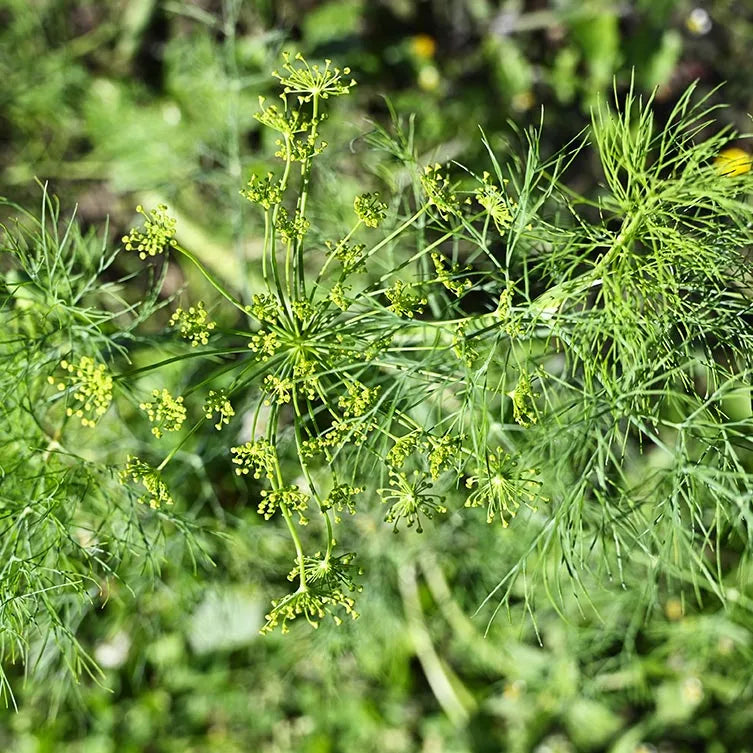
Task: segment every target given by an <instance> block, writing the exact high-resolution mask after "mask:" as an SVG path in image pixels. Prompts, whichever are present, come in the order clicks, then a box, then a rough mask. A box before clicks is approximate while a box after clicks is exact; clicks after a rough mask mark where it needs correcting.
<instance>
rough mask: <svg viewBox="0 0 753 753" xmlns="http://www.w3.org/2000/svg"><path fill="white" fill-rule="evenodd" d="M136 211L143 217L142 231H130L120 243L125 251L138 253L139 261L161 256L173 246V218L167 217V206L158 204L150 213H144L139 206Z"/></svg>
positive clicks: (174, 223)
mask: <svg viewBox="0 0 753 753" xmlns="http://www.w3.org/2000/svg"><path fill="white" fill-rule="evenodd" d="M136 211H137V212H138V213H139V214H142V215H143V216H144V229H143V231H142V230H137V229H135V228H134V229H132V230H131V232H130V233H128V235H124V236H123V238H122V242H123V244H124V245H125V249H126V251H138V252H139V257H140V258H141V259H146V257H147V256H156V255H157V254H161V253H162V252H163V251H164V249H165V247H166V246H172V245H174V244H175V240H174V238H175V225H176V221H175V219H174V218H173V217H168V215H167V205H166V204H160V205H159V206H158V207H157V208H156V209H154V210H152V211H151V212H146V211H144V207H142V206H141V205H140V204H139V206H137V207H136Z"/></svg>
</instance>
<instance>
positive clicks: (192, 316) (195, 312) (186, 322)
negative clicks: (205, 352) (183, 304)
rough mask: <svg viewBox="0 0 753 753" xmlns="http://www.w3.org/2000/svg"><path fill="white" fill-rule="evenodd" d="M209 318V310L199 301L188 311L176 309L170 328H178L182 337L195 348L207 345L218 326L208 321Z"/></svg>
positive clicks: (171, 318)
mask: <svg viewBox="0 0 753 753" xmlns="http://www.w3.org/2000/svg"><path fill="white" fill-rule="evenodd" d="M207 317H208V314H207V310H206V309H205V308H204V304H203V303H202V302H201V301H199V302H198V303H197V304H196V306H191V308H189V309H188V311H184V310H183V309H175V313H174V314H173V315H172V316H171V317H170V326H171V327H176V328H177V330H178V332H180V336H181V337H183V338H185V339H186V340H188V341H189V342H190V343H191V346H192V347H194V348H195V347H196V346H197V345H206V344H207V343H208V342H209V335H210V334H211V332H212V330H213V329H214V328H215V327H216V326H217V325H216V324H215V323H214V322H211V321H208V319H207Z"/></svg>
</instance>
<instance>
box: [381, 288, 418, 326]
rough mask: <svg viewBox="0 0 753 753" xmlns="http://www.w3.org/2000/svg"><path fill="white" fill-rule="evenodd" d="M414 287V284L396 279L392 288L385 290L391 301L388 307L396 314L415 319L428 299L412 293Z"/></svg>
mask: <svg viewBox="0 0 753 753" xmlns="http://www.w3.org/2000/svg"><path fill="white" fill-rule="evenodd" d="M412 289H413V286H412V285H408V284H406V283H404V282H403V281H402V280H396V281H395V284H394V285H393V286H392V287H391V288H388V289H387V290H385V291H384V294H385V295H386V296H387V298H388V300H389V302H390V305H389V306H388V307H387V308H388V309H389V310H390V311H392V312H393V313H394V314H397V315H398V316H406V317H408V319H413V317H414V316H415V315H416V314H421V313H423V310H424V306H425V305H426V304H427V303H428V300H427V299H426V298H421V297H419V296H417V295H414V294H413V293H411V292H410V291H411V290H412Z"/></svg>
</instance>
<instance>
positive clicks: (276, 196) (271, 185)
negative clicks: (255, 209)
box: [241, 173, 282, 209]
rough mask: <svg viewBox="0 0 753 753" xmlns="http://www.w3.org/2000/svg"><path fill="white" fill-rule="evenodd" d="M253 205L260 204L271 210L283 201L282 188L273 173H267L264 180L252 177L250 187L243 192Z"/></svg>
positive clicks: (249, 182) (256, 176)
mask: <svg viewBox="0 0 753 753" xmlns="http://www.w3.org/2000/svg"><path fill="white" fill-rule="evenodd" d="M241 195H242V196H245V197H246V198H247V199H248V200H249V201H250V202H251V203H252V204H259V206H262V207H264V209H269V208H270V207H272V206H274V205H275V204H279V203H280V202H281V201H282V187H281V186H280V184H279V182H278V181H277V180H276V178H275V177H274V175H273V174H272V173H267V174H266V175H265V176H264V177H263V178H262V177H260V176H258V175H252V176H251V178H250V180H249V181H248V186H247V188H245V189H244V190H242V191H241Z"/></svg>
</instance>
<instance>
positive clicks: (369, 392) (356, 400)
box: [337, 382, 381, 417]
mask: <svg viewBox="0 0 753 753" xmlns="http://www.w3.org/2000/svg"><path fill="white" fill-rule="evenodd" d="M380 389H381V388H380V387H367V386H366V385H364V384H361V383H360V382H356V383H355V384H349V385H348V394H347V395H342V396H341V397H340V398H339V399H338V401H337V404H338V406H339V407H340V408H342V409H343V413H344V415H345V416H346V417H351V416H353V417H358V416H363V414H364V413H366V412H367V411H369V410H370V409H371V408H372V406H373V405H374V403H375V402H376V399H377V397H379V392H380Z"/></svg>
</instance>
